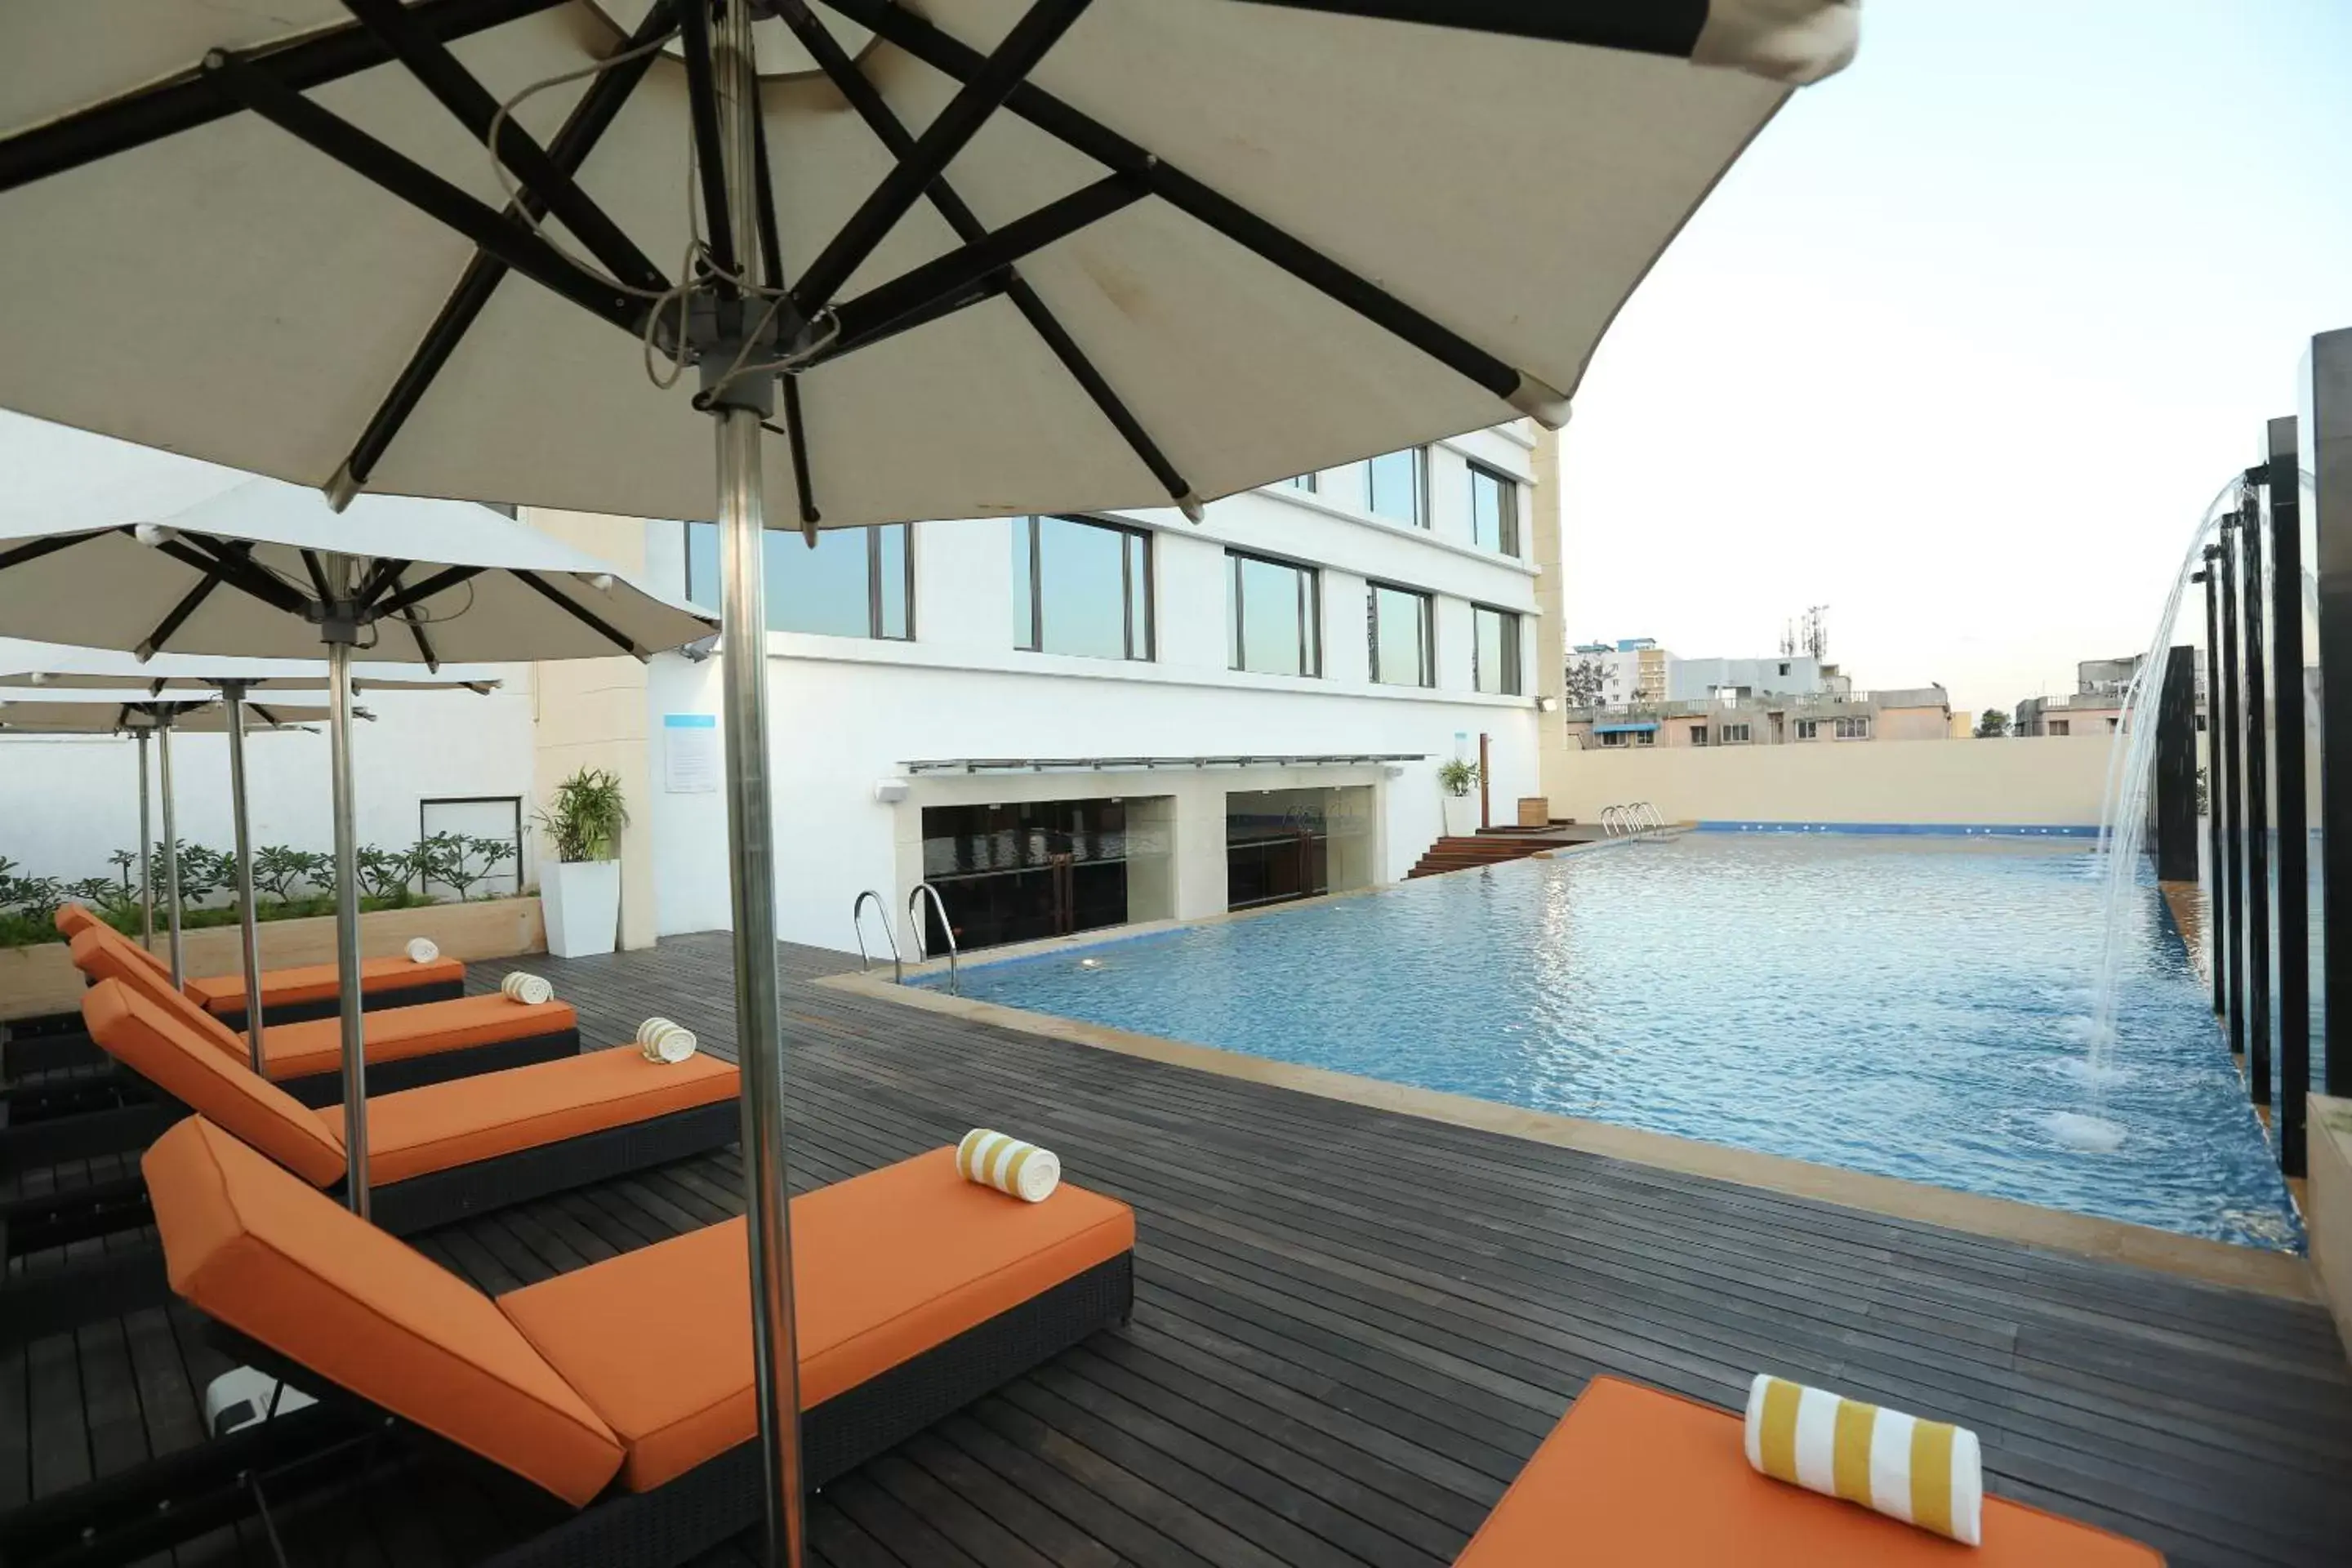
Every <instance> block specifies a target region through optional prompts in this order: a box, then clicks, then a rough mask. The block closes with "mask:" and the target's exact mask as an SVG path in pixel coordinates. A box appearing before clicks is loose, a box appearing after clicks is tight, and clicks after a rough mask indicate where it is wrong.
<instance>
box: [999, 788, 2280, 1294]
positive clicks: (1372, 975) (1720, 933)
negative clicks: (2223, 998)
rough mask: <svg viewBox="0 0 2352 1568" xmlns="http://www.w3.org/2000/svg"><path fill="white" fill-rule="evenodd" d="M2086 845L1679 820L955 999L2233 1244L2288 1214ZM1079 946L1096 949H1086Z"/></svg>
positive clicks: (1063, 959)
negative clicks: (2115, 907) (1698, 830)
mask: <svg viewBox="0 0 2352 1568" xmlns="http://www.w3.org/2000/svg"><path fill="white" fill-rule="evenodd" d="M2088 858H2090V852H2089V850H2088V849H2087V847H2084V846H2083V845H2082V844H2080V843H2079V842H2077V843H2070V844H2064V845H2060V844H2047V843H2026V842H2020V841H2015V840H1991V839H1981V838H1980V839H1970V840H1937V839H1922V838H1917V837H1859V836H1856V837H1840V836H1815V835H1809V836H1806V837H1803V838H1802V839H1794V838H1782V837H1744V836H1743V837H1729V836H1720V837H1718V836H1715V835H1706V834H1700V835H1693V836H1690V837H1684V838H1679V839H1674V840H1663V841H1651V842H1642V843H1633V844H1628V845H1622V846H1618V847H1612V848H1609V849H1606V850H1602V851H1600V852H1594V853H1583V854H1577V855H1572V856H1568V857H1565V858H1560V859H1557V860H1549V861H1543V860H1526V861H1519V862H1517V863H1514V864H1510V865H1506V866H1501V867H1496V868H1493V869H1491V870H1487V871H1481V872H1466V873H1462V874H1459V875H1454V876H1448V877H1433V878H1429V879H1424V880H1422V881H1418V882H1412V883H1407V884H1404V885H1402V886H1400V887H1396V888H1391V889H1383V890H1381V892H1378V893H1376V894H1372V895H1370V896H1367V897H1364V898H1359V899H1346V900H1337V901H1335V902H1331V903H1327V904H1322V905H1318V906H1314V907H1310V908H1305V909H1299V910H1279V911H1276V912H1274V913H1271V914H1267V915H1265V916H1261V917H1259V918H1257V919H1254V920H1246V921H1229V922H1223V923H1220V924H1216V925H1211V926H1202V927H1196V928H1193V929H1192V930H1188V931H1177V932H1174V933H1171V934H1167V935H1160V936H1154V937H1146V938H1136V939H1131V940H1127V941H1120V942H1113V943H1109V944H1107V945H1104V946H1101V947H1098V948H1097V949H1095V950H1094V951H1093V952H1087V953H1083V954H1081V953H1078V952H1060V953H1055V954H1053V955H1050V956H1047V957H1043V958H1034V959H1022V960H1013V961H1008V962H1001V963H993V964H989V963H967V964H966V966H965V968H964V971H963V988H964V992H965V994H967V995H971V996H977V997H980V998H982V999H984V1000H988V1001H994V1002H1001V1003H1005V1004H1009V1005H1013V1006H1017V1007H1029V1008H1034V1009H1035V1010H1037V1011H1039V1012H1045V1013H1053V1014H1059V1015H1062V1016H1068V1017H1074V1018H1083V1019H1087V1020H1089V1021H1092V1022H1095V1023H1098V1024H1106V1025H1109V1026H1114V1027H1118V1028H1122V1029H1131V1030H1137V1031H1139V1032H1141V1033H1144V1034H1150V1035H1160V1036H1165V1037H1172V1038H1176V1039H1181V1040H1190V1041H1193V1042H1195V1043H1198V1044H1201V1045H1207V1046H1215V1047H1222V1048H1223V1049H1227V1050H1234V1051H1241V1052H1244V1053H1247V1054H1249V1055H1253V1056H1263V1057H1273V1058H1279V1059H1281V1060H1286V1061H1292V1062H1299V1063H1304V1064H1307V1065H1309V1066H1314V1067H1322V1068H1335V1069H1337V1070H1339V1071H1341V1072H1351V1073H1360V1074H1363V1075H1366V1076H1369V1077H1372V1078H1380V1079H1389V1080H1391V1081H1392V1082H1396V1083H1403V1084H1411V1085H1414V1086H1417V1087H1420V1088H1423V1089H1443V1090H1446V1091H1449V1092H1452V1093H1456V1094H1467V1095H1474V1096H1476V1097H1478V1098H1481V1099H1485V1100H1500V1101H1503V1102H1506V1103H1508V1104H1512V1105H1520V1106H1526V1107H1528V1108H1530V1109H1533V1110H1548V1111H1554V1112H1558V1113H1559V1114H1562V1115H1570V1116H1586V1117H1594V1118H1598V1119H1600V1120H1601V1121H1613V1122H1619V1123H1622V1124H1624V1125H1626V1126H1631V1127H1639V1128H1645V1129H1648V1130H1650V1131H1657V1132H1668V1133H1674V1134H1677V1135H1679V1136H1682V1137H1686V1138H1699V1139H1705V1140H1707V1141H1709V1142H1718V1143H1728V1144H1735V1145H1738V1146H1740V1147H1744V1148H1749V1149H1757V1150H1761V1151H1763V1152H1768V1153H1774V1154H1786V1155H1790V1156H1793V1157H1795V1158H1798V1159H1803V1160H1815V1161H1822V1162H1825V1163H1831V1164H1836V1165H1843V1166H1846V1167H1849V1168H1851V1169H1853V1170H1858V1171H1868V1172H1873V1173H1878V1174H1881V1175H1888V1176H1897V1177H1902V1178H1904V1179H1906V1180H1910V1181H1916V1182H1928V1183H1933V1184H1938V1185H1942V1186H1948V1187H1957V1188H1960V1189H1963V1190H1966V1191H1969V1192H1978V1193H1985V1194H1991V1195H1993V1196H1997V1197H2005V1198H2016V1199H2020V1200H2022V1201H2024V1202H2027V1203H2037V1204H2044V1205H2052V1206H2054V1207H2058V1208H2065V1209H2073V1210H2076V1211H2078V1212H2081V1213H2084V1214H2092V1215H2105V1216H2107V1217H2109V1218H2114V1219H2121V1220H2130V1221H2134V1222H2136V1223H2138V1224H2141V1225H2151V1226H2164V1227H2166V1228H2168V1229H2172V1230H2177V1231H2182V1232H2185V1233H2187V1234H2189V1235H2192V1236H2203V1237H2216V1238H2220V1239H2224V1240H2229V1241H2234V1242H2241V1243H2244V1244H2247V1245H2250V1246H2256V1247H2281V1248H2294V1247H2300V1246H2301V1245H2302V1234H2301V1229H2300V1227H2299V1226H2298V1225H2297V1223H2296V1221H2295V1218H2294V1211H2293V1208H2292V1206H2291V1205H2290V1204H2289V1202H2288V1199H2287V1195H2286V1191H2285V1187H2284V1184H2283V1183H2282V1182H2281V1181H2280V1180H2279V1177H2278V1174H2277V1171H2276V1168H2275V1166H2274V1165H2273V1163H2272V1160H2271V1155H2270V1152H2269V1149H2268V1146H2267V1145H2266V1143H2265V1142H2263V1136H2262V1132H2261V1130H2260V1128H2259V1126H2258V1124H2257V1123H2256V1122H2255V1121H2254V1117H2253V1113H2252V1110H2251V1109H2250V1108H2249V1107H2248V1105H2247V1103H2246V1100H2245V1095H2244V1091H2243V1089H2242V1088H2241V1086H2240V1084H2239V1081H2238V1078H2237V1074H2236V1071H2235V1069H2234V1068H2232V1067H2231V1064H2230V1059H2229V1057H2228V1055H2227V1054H2226V1052H2225V1050H2224V1048H2223V1047H2222V1045H2221V1040H2220V1039H2219V1037H2218V1036H2217V1033H2216V1031H2215V1029H2214V1026H2213V1019H2212V1015H2211V1012H2210V1009H2209V1006H2208V1000H2207V999H2208V993H2207V992H2206V990H2205V988H2204V986H2203V985H2202V984H2201V983H2200V981H2199V980H2198V979H2197V977H2196V975H2195V973H2194V972H2193V970H2192V969H2191V968H2190V966H2189V959H2188V955H2187V953H2186V952H2185V951H2184V950H2183V949H2182V947H2181V944H2180V942H2179V938H2178V937H2177V936H2175V935H2174V934H2173V933H2172V931H2171V928H2170V926H2169V924H2168V922H2167V921H2166V920H2165V918H2164V916H2163V914H2162V912H2161V909H2160V906H2159V905H2158V899H2157V894H2156V891H2155V889H2154V888H2153V887H2152V886H2151V887H2149V888H2148V889H2147V893H2146V901H2145V905H2144V907H2143V908H2141V909H2140V910H2137V912H2136V914H2135V917H2134V918H2135V920H2136V921H2137V927H2138V929H2137V935H2136V939H2135V942H2134V949H2133V958H2132V961H2131V963H2129V964H2128V966H2127V970H2126V974H2125V976H2124V992H2123V994H2122V996H2121V999H2120V1003H2119V1005H2118V1008H2117V1015H2116V1040H2115V1041H2114V1042H2113V1044H2112V1045H2111V1047H2109V1048H2108V1050H2107V1051H2106V1052H2105V1057H2106V1063H2105V1068H2103V1069H2102V1070H2100V1071H2098V1072H2095V1073H2094V1072H2091V1071H2089V1070H2088V1069H2087V1067H2086V1063H2085V1061H2084V1047H2085V1044H2086V1041H2085V1035H2086V1032H2087V1029H2088V1023H2087V1020H2086V1019H2085V1018H2084V1013H2085V1012H2086V1011H2087V991H2086V987H2087V986H2088V984H2090V982H2091V979H2092V977H2093V974H2094V973H2095V968H2096V965H2097V962H2098V951H2099V934H2100V930H2101V921H2100V911H2099V907H2098V899H2099V893H2100V887H2099V883H2098V881H2097V880H2096V879H2095V878H2092V877H2088V876H2085V875H2084V863H2085V861H2086V860H2087V859H2088ZM1089 959H1091V960H1092V961H1093V962H1092V963H1088V962H1087V960H1089Z"/></svg>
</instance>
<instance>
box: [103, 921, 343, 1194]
mask: <svg viewBox="0 0 2352 1568" xmlns="http://www.w3.org/2000/svg"><path fill="white" fill-rule="evenodd" d="M75 940H76V941H79V940H80V939H79V938H76V939H75ZM166 994H168V991H167V993H166ZM81 1016H82V1021H83V1022H84V1023H85V1024H87V1025H89V1034H90V1038H92V1039H94V1040H96V1041H97V1042H98V1043H99V1045H100V1047H103V1048H104V1049H105V1051H106V1053H107V1054H108V1055H109V1056H110V1057H112V1058H114V1059H115V1060H117V1061H119V1062H121V1063H122V1065H123V1066H125V1067H127V1068H131V1071H133V1072H135V1073H137V1074H139V1076H140V1077H142V1078H143V1079H146V1080H147V1081H148V1082H150V1083H152V1084H153V1085H154V1086H155V1087H156V1088H158V1089H162V1090H163V1092H164V1093H165V1094H168V1095H170V1096H171V1097H172V1098H173V1099H174V1100H178V1101H179V1102H180V1103H181V1104H183V1105H184V1106H187V1107H188V1108H189V1109H190V1110H194V1111H195V1112H196V1113H197V1114H199V1115H202V1116H209V1117H211V1118H212V1119H213V1120H214V1121H217V1122H219V1123H220V1124H221V1125H222V1126H224V1127H226V1128H227V1129H229V1130H230V1131H233V1132H235V1133H236V1135H237V1136H238V1137H240V1138H242V1139H244V1140H245V1141H246V1142H248V1143H250V1144H252V1145H253V1146H254V1147H255V1148H257V1149H259V1150H260V1151H262V1152H264V1153H266V1154H268V1156H269V1157H270V1158H271V1159H273V1160H275V1161H277V1162H278V1163H279V1164H281V1165H283V1166H285V1167H286V1168H287V1169H288V1170H289V1171H291V1172H293V1173H295V1174H296V1175H298V1176H299V1177H301V1178H302V1179H303V1180H304V1181H306V1182H309V1183H310V1184H312V1185H313V1186H320V1187H324V1186H328V1185H330V1184H333V1183H335V1182H338V1181H341V1179H342V1175H343V1144H342V1140H341V1138H340V1137H338V1136H337V1135H336V1132H335V1131H334V1129H333V1128H332V1127H331V1126H330V1125H329V1124H328V1119H327V1118H323V1117H320V1116H317V1115H314V1114H313V1113H312V1112H311V1111H310V1110H309V1109H308V1108H306V1107H305V1106H304V1105H303V1104H302V1103H301V1102H300V1101H299V1100H296V1099H295V1098H294V1097H293V1096H292V1095H290V1094H289V1093H287V1092H286V1091H285V1090H284V1089H279V1088H278V1086H277V1085H275V1084H273V1083H271V1082H269V1080H268V1079H264V1078H261V1077H259V1076H257V1075H256V1074H255V1073H254V1072H253V1071H252V1069H250V1068H247V1066H246V1065H245V1064H244V1063H243V1062H239V1061H232V1060H231V1059H229V1058H227V1057H226V1056H223V1055H222V1054H221V1053H220V1052H218V1051H216V1050H215V1049H213V1048H212V1047H211V1046H209V1045H207V1044H205V1041H204V1039H203V1038H202V1037H199V1036H198V1035H197V1034H196V1033H195V1032H194V1030H192V1029H190V1028H189V1027H188V1026H187V1024H186V1022H185V1021H184V1019H183V1018H182V1017H180V1016H177V1015H175V1014H174V1013H173V1012H172V1011H171V1010H170V1009H168V1008H165V1007H163V1006H161V1005H158V1004H157V1003H156V1002H155V1000H154V999H153V998H152V997H151V996H148V995H145V994H142V993H141V992H140V991H138V990H137V989H135V988H134V987H132V986H131V985H127V984H124V983H123V982H121V981H120V980H101V981H100V982H99V983H98V984H96V985H94V986H92V987H90V989H89V991H87V992H85V993H83V994H82V1001H81Z"/></svg>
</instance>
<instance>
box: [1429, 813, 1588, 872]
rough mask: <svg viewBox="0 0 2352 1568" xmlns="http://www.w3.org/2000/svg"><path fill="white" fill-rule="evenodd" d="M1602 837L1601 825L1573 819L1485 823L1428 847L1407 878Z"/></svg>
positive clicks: (1496, 862)
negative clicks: (1520, 824) (1524, 823)
mask: <svg viewBox="0 0 2352 1568" xmlns="http://www.w3.org/2000/svg"><path fill="white" fill-rule="evenodd" d="M1600 837H1601V829H1600V828H1598V827H1587V826H1583V825H1581V824H1571V823H1555V824H1554V825H1552V826H1549V827H1482V828H1480V829H1479V830H1478V831H1477V832H1475V833H1473V834H1447V835H1446V836H1445V837H1442V838H1440V839H1438V841H1437V842H1436V843H1434V844H1433V845H1431V846H1430V847H1429V850H1428V852H1427V853H1426V854H1424V855H1423V856H1422V858H1421V859H1420V860H1419V861H1418V862H1416V863H1415V864H1414V866H1413V868H1412V870H1410V871H1407V872H1406V873H1405V879H1406V880H1407V881H1411V880H1412V879H1414V878H1416V877H1435V876H1441V875H1443V874H1444V873H1445V872H1447V871H1466V870H1470V869H1473V868H1476V867H1480V866H1499V865H1501V864H1503V863H1504V862H1505V861H1507V860H1524V859H1526V858H1528V856H1530V855H1542V854H1547V853H1549V852H1550V851H1551V850H1554V849H1563V848H1566V847H1569V846H1570V845H1575V844H1589V843H1591V842H1592V841H1594V840H1595V839H1598V838H1600Z"/></svg>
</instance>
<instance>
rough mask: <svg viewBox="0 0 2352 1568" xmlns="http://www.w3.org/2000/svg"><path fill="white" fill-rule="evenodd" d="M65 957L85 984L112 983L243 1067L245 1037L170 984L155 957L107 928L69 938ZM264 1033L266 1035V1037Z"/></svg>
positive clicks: (88, 929)
mask: <svg viewBox="0 0 2352 1568" xmlns="http://www.w3.org/2000/svg"><path fill="white" fill-rule="evenodd" d="M66 952H67V953H68V956H70V957H71V958H72V959H73V962H74V967H75V968H77V969H79V970H80V971H81V972H82V973H83V974H84V975H85V976H86V977H87V978H89V980H90V981H92V982H93V983H94V982H97V981H100V980H117V981H121V983H122V984H125V985H128V986H129V987H131V990H133V991H136V992H138V993H139V994H141V995H142V996H144V997H145V998H147V1000H149V1001H150V1002H152V1003H154V1004H155V1005H156V1006H158V1007H160V1008H162V1009H163V1011H164V1012H165V1013H167V1014H169V1015H171V1016H173V1017H174V1018H176V1019H178V1020H180V1022H181V1023H183V1024H184V1025H185V1026H187V1028H188V1029H189V1031H190V1032H191V1033H192V1034H193V1035H194V1037H195V1038H197V1039H200V1040H202V1041H204V1042H205V1044H206V1045H208V1046H210V1047H212V1048H213V1049H215V1050H216V1051H218V1052H219V1053H220V1054H221V1055H223V1056H225V1057H227V1058H229V1059H230V1060H232V1061H235V1062H237V1063H239V1064H240V1065H242V1064H243V1063H245V1062H246V1061H247V1059H248V1054H249V1047H247V1043H246V1038H245V1037H244V1036H242V1035H239V1034H236V1033H235V1032H234V1031H232V1030H231V1029H230V1028H229V1027H228V1026H226V1025H225V1024H223V1023H222V1022H221V1021H220V1020H219V1019H218V1018H215V1017H214V1016H212V1015H211V1014H210V1013H207V1012H205V1010H204V1009H203V1008H202V1007H199V1006H197V1005H195V1003H194V1002H193V1001H191V1000H189V999H188V997H187V995H186V994H184V993H183V992H182V991H181V990H180V989H179V988H178V987H177V986H174V985H173V984H172V976H171V973H170V972H169V971H167V970H166V969H164V968H163V966H162V965H161V964H160V963H157V962H156V959H155V955H154V954H152V953H151V952H148V951H147V950H146V949H145V948H143V947H141V946H140V945H139V944H138V943H137V942H132V941H131V939H130V938H129V937H126V936H124V935H123V934H122V933H121V931H116V930H115V929H114V928H113V927H112V926H108V925H89V926H85V927H84V928H83V929H81V930H80V931H76V932H75V933H74V934H73V938H72V940H71V941H69V942H67V943H66ZM265 1033H266V1031H265Z"/></svg>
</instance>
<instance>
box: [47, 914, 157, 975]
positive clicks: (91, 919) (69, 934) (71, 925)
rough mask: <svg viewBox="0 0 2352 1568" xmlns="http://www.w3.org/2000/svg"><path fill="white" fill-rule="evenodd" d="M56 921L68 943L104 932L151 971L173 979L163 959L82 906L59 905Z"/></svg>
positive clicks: (59, 932) (59, 933) (59, 930)
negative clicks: (128, 950)
mask: <svg viewBox="0 0 2352 1568" xmlns="http://www.w3.org/2000/svg"><path fill="white" fill-rule="evenodd" d="M56 920H57V925H58V935H60V936H62V937H64V938H65V939H66V940H67V941H68V942H71V941H72V940H73V939H74V938H76V937H78V936H79V935H80V934H81V933H82V932H84V931H104V932H105V933H106V934H107V935H108V936H110V937H112V938H113V939H114V940H115V941H117V942H121V944H122V945H123V946H124V947H126V948H128V949H130V950H131V953H132V954H133V955H135V956H136V957H139V958H141V959H143V960H145V961H146V964H147V967H148V968H149V969H152V970H153V971H154V972H155V973H158V974H161V975H163V976H164V977H165V978H166V979H169V978H170V977H171V973H172V967H171V965H169V964H167V963H164V962H163V960H162V959H160V958H158V957H156V956H155V955H154V954H153V953H152V952H148V951H147V950H146V949H145V948H144V947H142V946H141V945H140V944H139V943H137V942H132V941H131V939H130V938H129V937H127V936H124V935H123V934H122V933H121V931H116V930H115V929H114V928H113V927H112V926H110V925H108V924H107V923H106V922H105V921H102V920H100V919H99V918H98V916H97V915H95V914H93V913H91V912H90V910H89V909H88V908H86V907H85V906H83V905H81V904H59V905H58V912H57V915H56Z"/></svg>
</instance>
